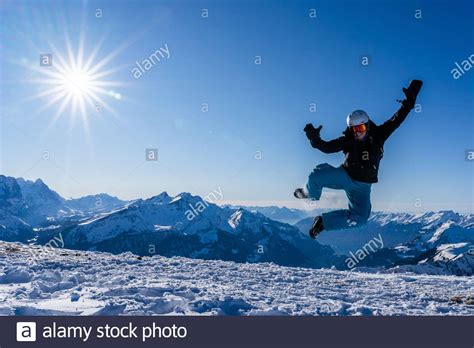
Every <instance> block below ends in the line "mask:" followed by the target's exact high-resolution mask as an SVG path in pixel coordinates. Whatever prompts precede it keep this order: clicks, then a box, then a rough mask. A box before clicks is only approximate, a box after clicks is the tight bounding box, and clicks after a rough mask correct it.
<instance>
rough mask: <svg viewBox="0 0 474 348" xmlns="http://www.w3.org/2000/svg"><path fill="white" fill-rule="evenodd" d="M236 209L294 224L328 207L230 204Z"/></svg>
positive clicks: (318, 213)
mask: <svg viewBox="0 0 474 348" xmlns="http://www.w3.org/2000/svg"><path fill="white" fill-rule="evenodd" d="M229 207H231V208H234V209H238V208H242V209H246V210H248V211H251V212H255V213H260V214H263V215H265V216H266V217H267V218H270V219H272V220H275V221H279V222H284V223H287V224H294V223H297V222H299V221H300V220H302V219H304V218H307V217H311V216H312V217H314V216H316V215H320V214H321V213H322V212H324V211H327V209H313V210H303V209H295V208H287V207H277V206H268V207H259V206H229Z"/></svg>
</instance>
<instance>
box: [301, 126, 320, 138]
mask: <svg viewBox="0 0 474 348" xmlns="http://www.w3.org/2000/svg"><path fill="white" fill-rule="evenodd" d="M321 128H323V126H319V127H318V128H314V126H313V124H312V123H308V124H307V125H306V126H305V127H304V131H305V133H306V137H307V138H308V139H309V140H316V139H320V138H321V136H320V135H319V133H320V132H321Z"/></svg>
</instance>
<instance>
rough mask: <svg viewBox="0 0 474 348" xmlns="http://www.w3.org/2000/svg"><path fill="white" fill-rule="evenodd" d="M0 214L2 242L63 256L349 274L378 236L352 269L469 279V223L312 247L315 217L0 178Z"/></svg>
mask: <svg viewBox="0 0 474 348" xmlns="http://www.w3.org/2000/svg"><path fill="white" fill-rule="evenodd" d="M0 208H1V209H0V240H5V241H19V242H23V243H34V244H47V243H48V242H49V241H51V240H52V239H54V238H55V237H57V236H60V237H61V240H62V241H63V243H64V245H62V246H63V247H66V248H70V249H82V250H96V251H106V252H112V253H116V254H118V253H122V252H133V253H135V254H137V255H142V256H153V255H155V254H160V255H164V256H184V257H190V258H202V259H221V260H228V261H237V262H274V263H276V264H280V265H287V266H301V267H314V268H318V267H332V266H334V267H336V268H338V269H347V268H348V263H347V257H348V255H353V254H354V253H356V252H357V249H359V248H363V247H364V246H365V245H367V243H368V242H369V241H371V240H373V238H375V237H377V236H380V238H381V241H383V247H381V248H380V249H377V250H374V251H373V252H371V253H369V254H368V255H366V257H364V258H363V259H361V260H359V262H358V264H357V267H356V268H355V269H367V268H370V269H372V270H387V269H389V270H392V271H394V272H407V271H408V272H417V273H435V274H455V275H472V274H473V273H474V247H473V245H474V214H463V215H461V214H458V213H455V212H452V211H442V212H436V213H435V212H427V213H423V214H408V213H381V212H375V213H373V214H372V215H371V217H370V219H369V222H368V224H367V225H365V226H363V227H360V228H355V229H350V230H340V231H330V232H327V231H326V232H323V233H322V234H321V235H320V236H319V237H318V240H317V241H313V240H311V239H310V238H309V237H308V236H307V230H308V227H309V225H310V223H311V222H312V219H313V218H312V217H309V218H305V219H302V220H301V221H299V222H298V223H296V225H295V226H292V225H289V224H286V223H282V222H278V221H275V220H273V219H271V218H269V217H268V215H270V216H272V215H273V216H276V217H275V218H282V217H283V218H288V217H292V218H294V217H295V216H297V215H299V214H302V213H301V212H300V211H298V210H296V209H287V208H278V207H263V208H258V209H252V208H245V209H244V208H241V207H240V208H233V207H229V206H224V207H220V206H217V205H215V204H212V203H209V202H206V201H204V200H203V199H202V198H201V197H199V196H193V195H191V194H189V193H186V192H183V193H181V194H179V195H177V196H175V197H171V196H169V195H168V194H167V193H166V192H163V193H161V194H159V195H157V196H154V197H151V198H149V199H138V200H136V201H131V202H130V201H122V200H120V199H118V198H116V197H112V196H109V195H107V194H98V195H93V196H86V197H82V198H78V199H65V198H63V197H61V196H60V195H59V194H57V193H56V192H54V191H53V190H51V189H50V188H49V187H48V186H47V185H46V184H45V183H44V182H43V181H41V180H40V179H38V180H36V181H34V182H33V181H28V180H24V179H15V178H11V177H6V176H3V175H2V176H0ZM265 208H267V209H265ZM247 209H250V210H252V211H250V210H247ZM258 210H260V211H263V212H264V213H265V214H266V215H267V216H266V215H265V214H263V213H260V212H259V211H258ZM312 213H315V212H312Z"/></svg>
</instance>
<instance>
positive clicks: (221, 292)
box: [0, 242, 474, 315]
mask: <svg viewBox="0 0 474 348" xmlns="http://www.w3.org/2000/svg"><path fill="white" fill-rule="evenodd" d="M51 250H52V249H47V248H39V247H31V246H25V245H21V244H14V243H6V242H0V314H1V315H54V314H59V315H91V314H106V315H120V314H124V315H156V314H167V315H176V314H178V315H179V314H188V315H196V314H204V315H216V314H219V315H461V314H464V315H474V301H473V299H474V297H473V295H474V278H473V277H455V276H427V275H414V274H368V273H358V272H342V271H336V270H315V269H305V268H290V267H281V266H276V265H274V264H268V263H265V264H238V263H233V262H224V261H203V260H193V259H186V258H180V257H173V258H165V257H160V256H155V257H151V258H150V257H144V258H143V259H139V258H137V257H136V256H134V255H132V254H122V255H111V254H106V253H94V252H83V251H73V250H61V249H55V250H54V251H51ZM32 255H34V259H32Z"/></svg>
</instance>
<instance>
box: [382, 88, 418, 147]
mask: <svg viewBox="0 0 474 348" xmlns="http://www.w3.org/2000/svg"><path fill="white" fill-rule="evenodd" d="M422 85H423V82H422V81H420V80H413V81H412V82H410V85H409V86H408V88H403V93H405V97H406V98H405V99H404V100H402V101H401V104H402V106H401V107H400V108H399V109H398V110H397V111H396V112H395V114H393V116H392V117H391V118H390V119H389V120H387V121H385V122H384V123H383V124H382V125H380V126H379V130H380V134H381V136H382V138H383V141H385V140H387V139H388V137H389V136H390V135H391V134H392V133H393V132H394V131H395V129H397V128H398V127H400V125H401V124H402V122H403V121H405V119H406V118H407V116H408V114H409V113H410V111H411V109H413V108H414V106H415V102H416V97H417V96H418V93H419V92H420V89H421V86H422Z"/></svg>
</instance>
